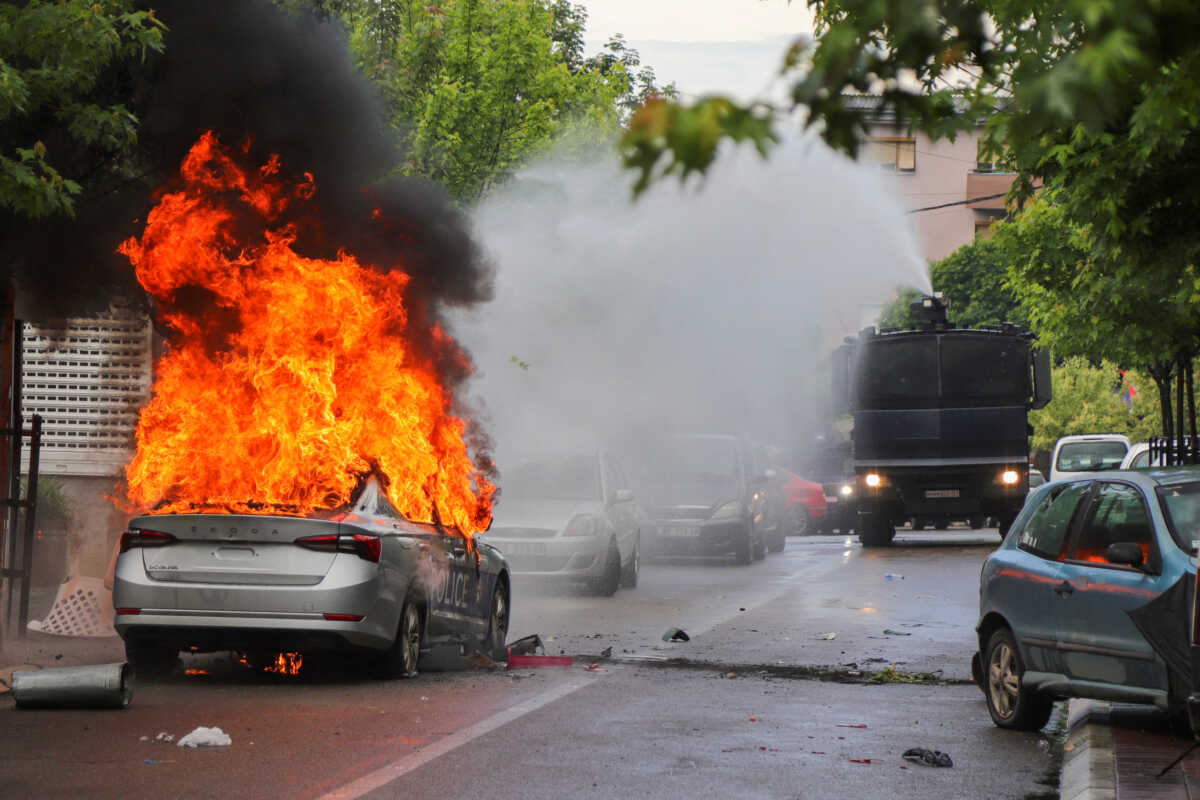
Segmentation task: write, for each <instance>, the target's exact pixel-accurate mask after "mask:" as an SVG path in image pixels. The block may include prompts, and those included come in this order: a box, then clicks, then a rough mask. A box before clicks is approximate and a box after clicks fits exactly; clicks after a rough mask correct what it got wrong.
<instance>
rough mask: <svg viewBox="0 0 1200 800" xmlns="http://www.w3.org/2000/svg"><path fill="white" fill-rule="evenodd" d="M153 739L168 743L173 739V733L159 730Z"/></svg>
mask: <svg viewBox="0 0 1200 800" xmlns="http://www.w3.org/2000/svg"><path fill="white" fill-rule="evenodd" d="M154 741H156V742H166V743H167V744H170V743H171V742H173V741H175V734H173V733H167V732H166V731H159V734H158V736H155V737H154Z"/></svg>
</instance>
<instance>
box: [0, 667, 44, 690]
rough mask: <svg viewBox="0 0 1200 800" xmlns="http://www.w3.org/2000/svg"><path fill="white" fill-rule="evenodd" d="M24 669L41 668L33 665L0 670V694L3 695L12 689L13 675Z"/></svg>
mask: <svg viewBox="0 0 1200 800" xmlns="http://www.w3.org/2000/svg"><path fill="white" fill-rule="evenodd" d="M24 669H41V667H39V666H37V665H35V664H21V665H20V666H16V667H5V668H4V669H0V694H4V693H5V692H7V691H9V690H10V689H11V688H12V680H13V673H14V672H20V671H21V670H24Z"/></svg>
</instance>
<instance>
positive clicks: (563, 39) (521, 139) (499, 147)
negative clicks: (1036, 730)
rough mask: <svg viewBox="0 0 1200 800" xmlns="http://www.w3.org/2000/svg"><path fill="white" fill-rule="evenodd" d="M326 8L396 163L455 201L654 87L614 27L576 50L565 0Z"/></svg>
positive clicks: (607, 118) (609, 120) (605, 133)
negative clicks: (382, 110)
mask: <svg viewBox="0 0 1200 800" xmlns="http://www.w3.org/2000/svg"><path fill="white" fill-rule="evenodd" d="M286 1H287V2H291V3H293V4H294V3H297V2H301V3H302V2H304V1H305V0H286ZM309 1H310V2H315V0H309ZM331 3H332V0H326V2H324V3H318V5H320V7H321V9H324V8H325V7H326V6H329V5H331ZM317 10H318V11H320V9H317ZM336 11H337V13H338V14H339V16H340V17H341V19H342V20H343V21H344V22H345V24H346V25H347V27H348V28H349V29H350V31H351V45H352V48H353V50H354V53H355V55H356V58H357V59H358V62H359V66H360V68H361V69H362V71H363V72H364V73H365V74H366V75H368V76H369V77H370V78H371V79H373V80H374V81H375V82H376V84H377V85H378V87H379V89H380V92H381V95H382V96H383V97H384V99H385V102H386V105H387V113H388V116H389V122H390V124H391V125H392V127H393V128H394V129H395V131H396V135H397V136H398V138H399V139H400V140H401V144H402V145H403V148H404V151H405V152H406V154H407V161H406V163H405V165H404V167H403V172H404V173H406V174H410V175H415V176H420V177H425V178H430V179H432V180H436V181H439V182H441V183H443V184H444V185H445V186H446V187H447V188H448V189H449V190H450V192H451V193H452V194H453V195H454V196H456V197H458V198H459V199H461V200H464V201H471V200H475V199H477V198H478V197H480V196H481V195H482V194H483V193H484V192H486V191H487V190H488V189H489V188H490V187H491V186H493V185H495V184H496V183H497V182H499V181H502V180H503V179H504V178H505V177H506V176H507V175H510V174H511V173H512V172H513V171H514V170H515V169H516V168H517V167H519V166H520V165H521V164H523V163H524V162H525V161H527V160H528V159H529V158H530V157H531V156H532V155H534V154H536V153H538V152H541V151H542V150H544V149H545V148H546V147H547V146H548V145H549V144H550V143H551V142H553V141H555V140H556V138H558V137H560V136H562V135H564V134H565V133H566V132H567V131H568V130H570V129H571V128H572V127H575V126H578V127H581V128H584V129H587V130H590V131H593V132H595V133H594V136H595V138H601V139H602V138H611V137H613V136H615V135H616V134H617V132H618V128H619V125H620V124H621V122H622V120H623V119H624V118H626V117H627V116H628V115H629V113H630V112H631V110H632V109H633V108H634V107H637V106H638V105H640V104H641V103H642V102H644V101H645V100H646V99H648V98H650V97H652V96H654V95H656V94H658V93H659V92H661V91H663V90H662V89H661V88H660V87H658V85H657V83H656V82H655V76H654V72H653V70H652V69H650V68H649V67H645V66H643V65H642V64H641V60H640V57H639V55H638V53H637V51H636V50H634V49H632V48H630V47H629V46H628V45H627V44H626V43H625V41H624V40H623V39H622V38H621V37H619V36H617V37H614V38H613V39H612V40H611V41H610V42H609V43H608V44H607V45H606V47H605V48H604V50H603V51H602V52H601V53H599V54H597V55H595V56H592V57H586V56H585V54H584V31H585V29H586V23H587V12H586V10H585V9H584V8H583V7H582V6H581V5H577V4H573V3H570V2H569V1H568V0H434V1H433V2H429V0H341V1H340V2H338V3H337V8H336Z"/></svg>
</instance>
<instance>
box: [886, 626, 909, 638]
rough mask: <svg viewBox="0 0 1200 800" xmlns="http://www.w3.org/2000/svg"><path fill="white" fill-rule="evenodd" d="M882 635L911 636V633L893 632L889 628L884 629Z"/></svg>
mask: <svg viewBox="0 0 1200 800" xmlns="http://www.w3.org/2000/svg"><path fill="white" fill-rule="evenodd" d="M883 635H884V636H912V634H911V633H905V632H904V631H894V630H892V629H891V628H884V629H883Z"/></svg>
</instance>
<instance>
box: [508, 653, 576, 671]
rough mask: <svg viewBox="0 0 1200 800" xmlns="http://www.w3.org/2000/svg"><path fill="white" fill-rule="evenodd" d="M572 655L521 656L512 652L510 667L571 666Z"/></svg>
mask: <svg viewBox="0 0 1200 800" xmlns="http://www.w3.org/2000/svg"><path fill="white" fill-rule="evenodd" d="M574 663H575V662H574V660H573V659H572V658H571V657H570V656H519V655H517V654H515V653H514V654H512V655H510V656H509V657H508V668H509V669H514V668H515V667H569V666H571V665H572V664H574Z"/></svg>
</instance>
